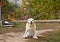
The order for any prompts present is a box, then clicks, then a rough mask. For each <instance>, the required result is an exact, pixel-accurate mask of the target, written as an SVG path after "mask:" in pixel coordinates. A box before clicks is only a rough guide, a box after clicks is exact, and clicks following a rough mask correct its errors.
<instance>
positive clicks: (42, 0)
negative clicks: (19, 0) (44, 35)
mask: <svg viewBox="0 0 60 42" xmlns="http://www.w3.org/2000/svg"><path fill="white" fill-rule="evenodd" d="M22 7H23V8H22ZM22 7H21V8H19V7H18V6H17V5H16V4H15V5H14V4H13V3H9V2H8V1H7V0H3V5H2V14H3V15H4V17H5V18H7V17H8V14H13V17H14V18H16V19H21V17H22V16H21V15H23V17H24V16H28V17H33V18H34V19H37V20H47V19H48V20H51V19H60V1H59V0H24V1H23V4H22Z"/></svg>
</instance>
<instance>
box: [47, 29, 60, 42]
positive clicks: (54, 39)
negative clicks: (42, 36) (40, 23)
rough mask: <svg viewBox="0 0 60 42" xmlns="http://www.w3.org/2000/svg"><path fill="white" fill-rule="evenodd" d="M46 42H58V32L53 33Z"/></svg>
mask: <svg viewBox="0 0 60 42" xmlns="http://www.w3.org/2000/svg"><path fill="white" fill-rule="evenodd" d="M47 41H48V42H60V30H58V31H55V32H54V33H53V34H52V35H51V36H50V37H48V38H47Z"/></svg>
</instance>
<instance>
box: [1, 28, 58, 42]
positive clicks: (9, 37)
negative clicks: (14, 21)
mask: <svg viewBox="0 0 60 42" xmlns="http://www.w3.org/2000/svg"><path fill="white" fill-rule="evenodd" d="M55 30H57V29H44V30H37V33H38V37H39V38H38V39H33V38H29V39H23V37H22V36H23V34H24V31H21V32H20V31H19V32H9V33H8V32H7V33H3V34H0V42H37V41H38V42H42V41H43V42H45V41H46V40H44V39H43V40H41V37H42V38H45V37H44V36H46V35H45V34H46V33H51V32H52V31H55Z"/></svg>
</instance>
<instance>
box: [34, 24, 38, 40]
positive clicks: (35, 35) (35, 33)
mask: <svg viewBox="0 0 60 42" xmlns="http://www.w3.org/2000/svg"><path fill="white" fill-rule="evenodd" d="M34 26H35V28H34V35H33V38H36V39H37V38H38V37H37V32H36V25H35V24H34Z"/></svg>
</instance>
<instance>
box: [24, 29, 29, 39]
mask: <svg viewBox="0 0 60 42" xmlns="http://www.w3.org/2000/svg"><path fill="white" fill-rule="evenodd" d="M23 37H24V38H25V37H28V29H26V30H25V33H24V35H23Z"/></svg>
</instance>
